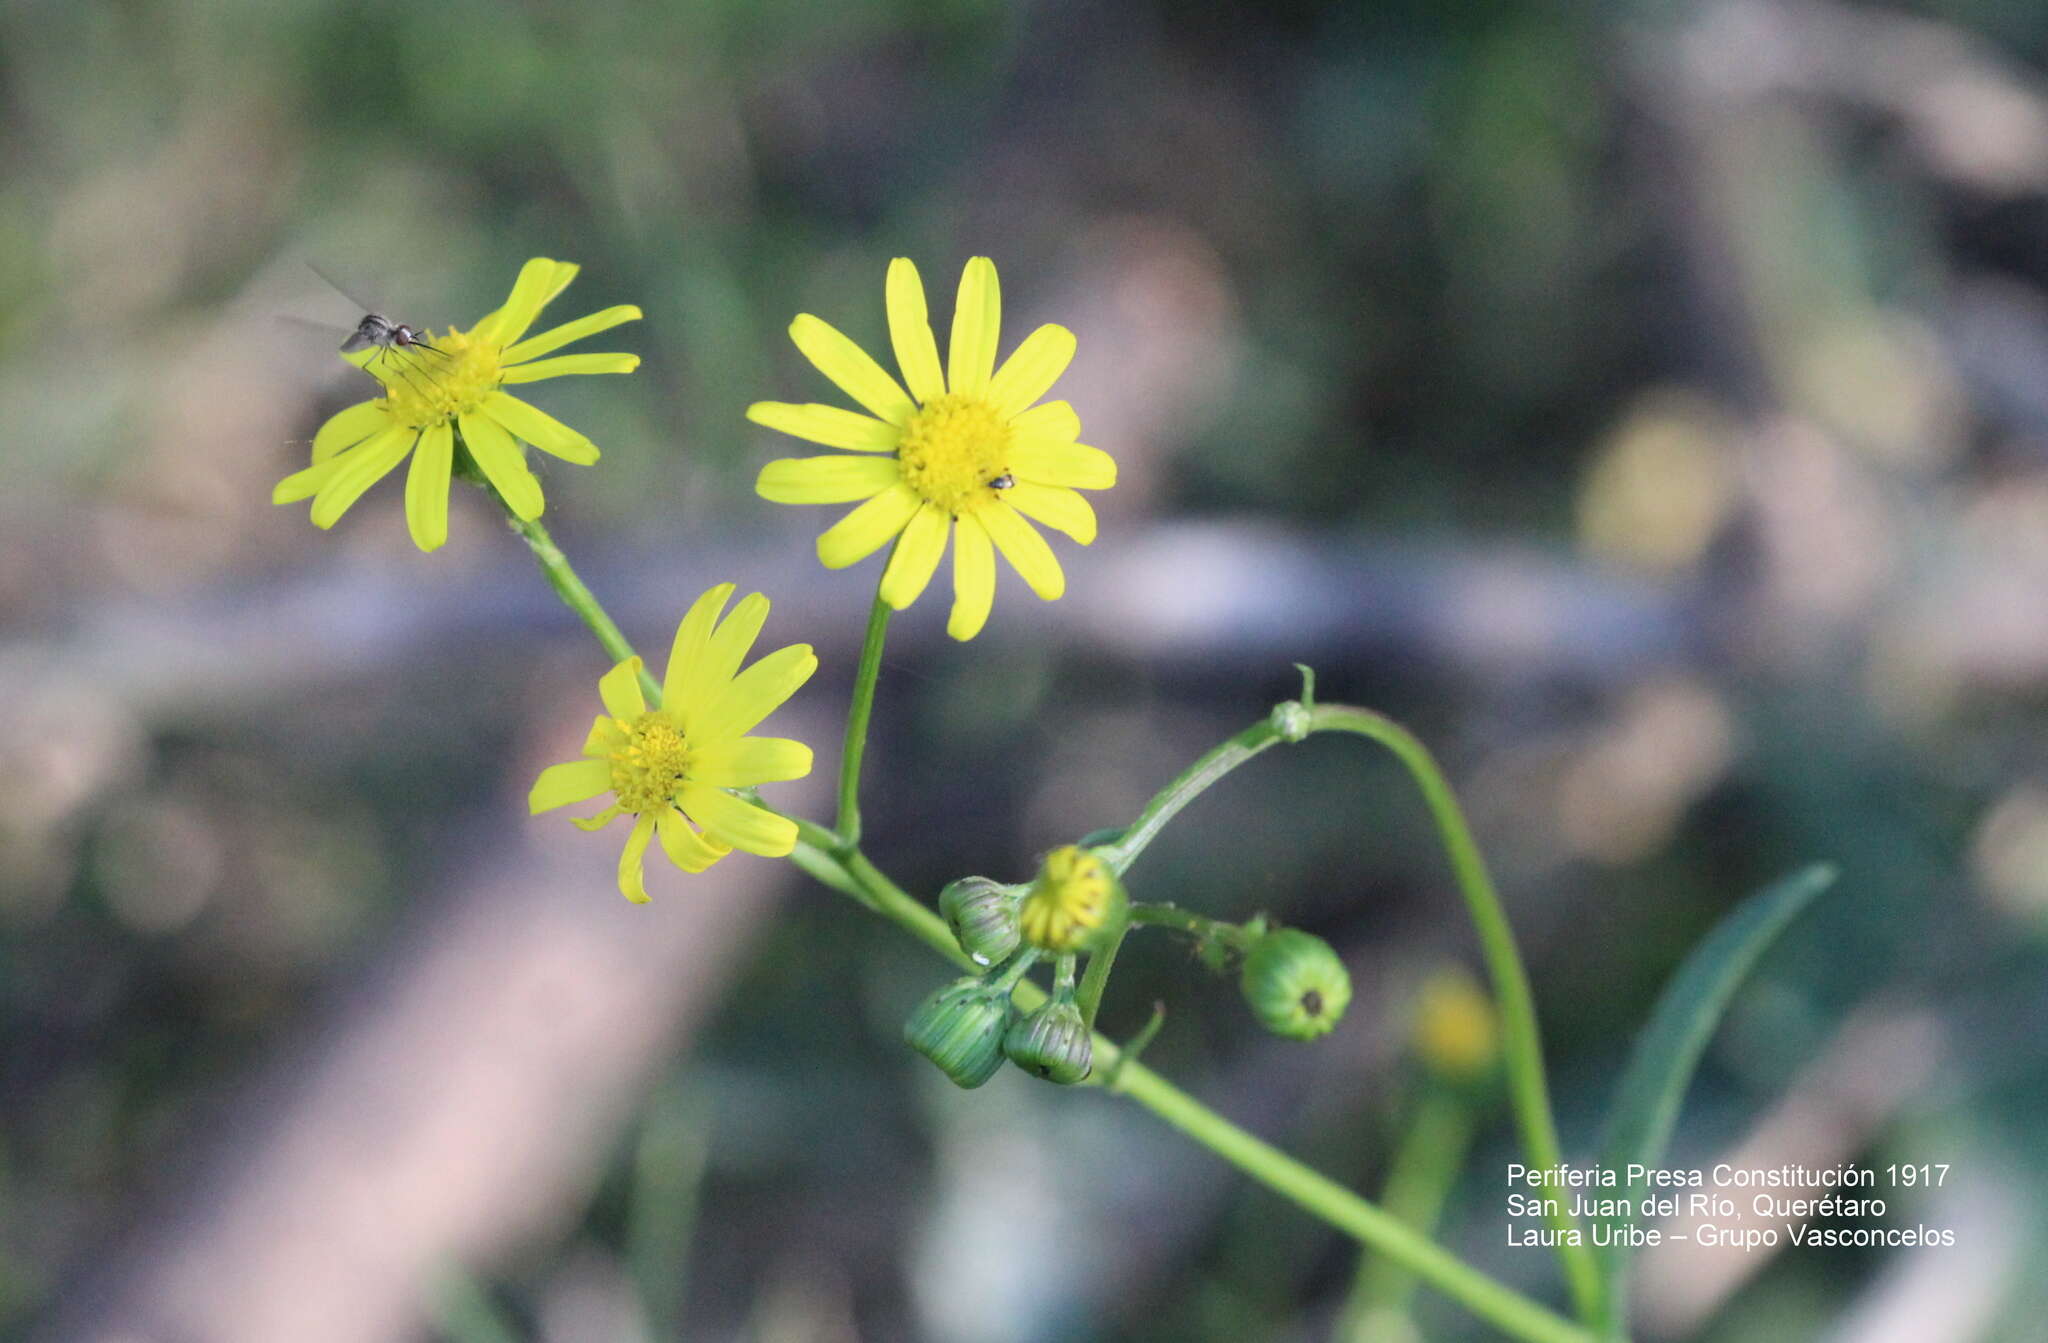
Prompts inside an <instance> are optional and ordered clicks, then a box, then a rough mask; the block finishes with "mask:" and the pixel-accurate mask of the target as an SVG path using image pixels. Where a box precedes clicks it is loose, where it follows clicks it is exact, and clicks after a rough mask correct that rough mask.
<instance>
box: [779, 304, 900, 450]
mask: <svg viewBox="0 0 2048 1343" xmlns="http://www.w3.org/2000/svg"><path fill="white" fill-rule="evenodd" d="M789 338H790V339H791V340H793V341H795V342H796V347H797V349H799V350H802V351H803V354H804V358H806V359H808V360H810V361H811V362H812V363H813V364H816V365H817V366H818V371H819V372H820V373H823V374H824V375H825V376H826V377H828V378H830V379H832V381H833V382H834V383H836V384H837V385H838V387H839V390H840V391H842V392H845V393H846V394H847V395H848V396H850V397H852V398H853V399H854V400H856V401H858V402H860V403H861V404H862V405H863V406H866V407H867V408H868V409H869V410H871V411H873V412H874V413H875V414H877V415H879V416H881V417H882V418H883V419H885V420H887V421H888V422H889V423H891V424H902V423H903V422H904V421H905V420H907V419H909V418H910V412H911V411H913V410H915V409H916V407H915V406H913V405H912V404H911V401H910V398H909V397H908V396H906V395H904V392H903V389H902V388H901V387H898V386H897V385H896V379H894V378H892V377H890V376H889V375H888V374H887V373H886V372H884V371H883V369H882V366H881V365H880V364H878V363H876V362H875V361H874V360H873V359H871V358H870V357H869V356H868V353H867V351H865V350H863V349H861V347H860V346H858V345H855V344H854V343H853V342H852V341H851V340H849V339H847V338H846V337H845V336H843V335H841V334H840V333H839V331H838V329H837V328H835V327H833V326H832V325H831V324H829V323H827V322H824V321H821V320H819V319H818V318H816V317H813V316H811V315H810V314H809V313H807V312H806V313H799V314H798V315H797V319H796V320H795V321H794V322H791V323H790V324H789Z"/></svg>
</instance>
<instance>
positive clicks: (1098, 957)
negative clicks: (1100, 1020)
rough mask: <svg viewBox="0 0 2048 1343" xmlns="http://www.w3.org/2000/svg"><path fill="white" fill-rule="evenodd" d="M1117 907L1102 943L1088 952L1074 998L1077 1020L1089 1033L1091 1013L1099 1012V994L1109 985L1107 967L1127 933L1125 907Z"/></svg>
mask: <svg viewBox="0 0 2048 1343" xmlns="http://www.w3.org/2000/svg"><path fill="white" fill-rule="evenodd" d="M1118 906H1119V907H1118V909H1117V912H1116V914H1115V916H1114V917H1113V919H1112V922H1111V923H1110V925H1109V929H1108V932H1107V935H1106V936H1104V937H1103V939H1102V944H1101V945H1100V946H1099V947H1097V948H1096V949H1095V950H1094V951H1092V952H1090V953H1088V969H1087V971H1086V972H1085V973H1084V974H1082V976H1081V992H1080V993H1079V994H1078V995H1077V996H1076V997H1075V999H1074V1001H1075V1002H1076V1003H1078V1004H1079V1005H1080V1008H1081V1020H1083V1021H1085V1022H1087V1023H1088V1029H1089V1030H1091V1031H1092V1030H1094V1029H1095V1014H1096V1013H1097V1012H1099V1011H1101V1010H1102V991H1103V990H1104V989H1105V988H1107V987H1108V986H1109V972H1110V968H1111V967H1112V966H1114V965H1115V964H1116V954H1117V952H1118V951H1120V950H1122V948H1123V945H1124V937H1125V935H1126V934H1128V933H1129V932H1130V931H1131V911H1130V908H1129V906H1127V905H1124V904H1123V902H1122V901H1119V902H1118Z"/></svg>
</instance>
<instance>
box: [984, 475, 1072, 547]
mask: <svg viewBox="0 0 2048 1343" xmlns="http://www.w3.org/2000/svg"><path fill="white" fill-rule="evenodd" d="M1003 502H1004V503H1006V504H1008V505H1009V506H1010V507H1012V508H1014V509H1016V510H1017V511H1018V512H1019V513H1022V514H1023V515H1024V516H1025V517H1027V518H1036V519H1037V520H1038V521H1040V522H1042V523H1044V524H1045V525H1046V526H1048V527H1051V528H1054V529H1055V530H1058V531H1062V532H1065V533H1066V534H1067V535H1068V536H1071V537H1073V538H1074V539H1075V540H1076V541H1079V542H1080V543H1081V544H1082V545H1084V546H1085V545H1089V544H1091V543H1093V542H1094V540H1095V510H1094V509H1092V508H1090V507H1089V506H1088V501H1087V500H1086V499H1083V498H1082V497H1081V496H1080V495H1078V494H1076V493H1074V492H1073V491H1072V490H1069V489H1064V488H1060V487H1057V486H1052V485H1034V484H1032V483H1031V482H1030V481H1028V480H1020V481H1018V482H1017V483H1016V485H1015V486H1014V487H1012V488H1011V489H1009V490H1006V491H1004V492H1003Z"/></svg>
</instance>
